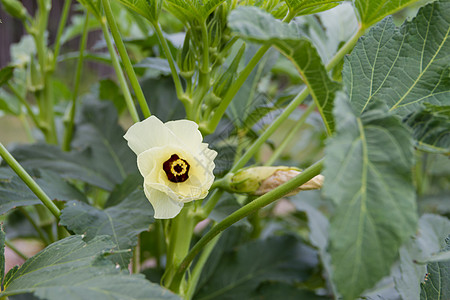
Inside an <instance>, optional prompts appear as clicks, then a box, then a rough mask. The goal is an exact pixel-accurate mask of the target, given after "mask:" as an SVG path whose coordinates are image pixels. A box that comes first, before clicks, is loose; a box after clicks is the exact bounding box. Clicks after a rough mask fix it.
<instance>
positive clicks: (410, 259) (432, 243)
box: [393, 214, 450, 300]
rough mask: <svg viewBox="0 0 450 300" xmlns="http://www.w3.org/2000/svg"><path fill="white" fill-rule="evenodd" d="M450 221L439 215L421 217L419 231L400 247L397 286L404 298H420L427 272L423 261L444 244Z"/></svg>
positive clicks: (449, 229)
mask: <svg viewBox="0 0 450 300" xmlns="http://www.w3.org/2000/svg"><path fill="white" fill-rule="evenodd" d="M449 232H450V221H449V220H448V219H447V218H445V217H441V216H438V215H431V214H426V215H423V216H421V217H420V220H419V226H418V230H417V233H416V235H415V236H414V237H412V238H410V240H409V241H408V242H407V243H406V244H405V245H403V246H402V247H401V248H400V251H399V253H400V261H399V265H398V267H396V268H397V270H398V271H394V276H393V277H394V282H395V288H396V289H397V291H398V292H399V293H400V295H401V296H402V298H403V299H408V300H419V298H420V282H421V281H422V280H423V278H424V276H425V273H426V266H425V265H424V264H423V263H422V262H423V261H425V260H427V259H428V258H429V257H430V256H432V255H433V254H434V253H437V252H439V250H440V249H441V248H442V247H443V246H444V241H445V238H446V237H447V235H448V233H449Z"/></svg>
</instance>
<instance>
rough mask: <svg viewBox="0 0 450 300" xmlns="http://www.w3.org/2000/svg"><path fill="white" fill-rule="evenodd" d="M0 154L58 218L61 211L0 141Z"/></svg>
mask: <svg viewBox="0 0 450 300" xmlns="http://www.w3.org/2000/svg"><path fill="white" fill-rule="evenodd" d="M0 156H1V157H2V158H3V159H4V160H5V162H6V163H7V164H8V165H9V166H10V167H11V169H13V170H14V172H16V174H17V175H18V176H19V177H20V178H21V179H22V180H23V182H25V184H26V185H27V186H28V187H29V188H30V189H31V191H32V192H33V193H34V194H35V195H36V196H37V197H38V198H39V200H41V201H42V203H43V204H44V205H45V206H46V207H47V208H48V209H49V210H50V212H51V213H52V214H53V215H54V216H55V217H56V219H58V220H59V216H60V215H61V211H60V210H59V208H58V207H57V206H56V205H55V203H53V201H52V200H51V199H50V197H49V196H47V194H46V193H45V192H44V191H43V190H42V188H41V187H40V186H39V185H38V184H37V183H36V181H34V179H33V178H32V177H31V176H30V174H28V173H27V172H26V171H25V169H24V168H23V167H22V166H21V165H20V164H19V163H18V162H17V160H16V159H15V158H14V157H13V156H12V155H11V153H9V151H8V150H6V148H5V147H4V146H3V144H2V143H0Z"/></svg>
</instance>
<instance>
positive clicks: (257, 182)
mask: <svg viewBox="0 0 450 300" xmlns="http://www.w3.org/2000/svg"><path fill="white" fill-rule="evenodd" d="M300 173H301V170H300V169H298V168H295V167H285V166H278V167H251V168H247V169H243V170H241V171H239V172H237V173H236V174H234V175H232V176H230V177H229V178H228V186H223V185H222V187H224V188H226V189H228V190H230V191H232V192H235V193H245V194H250V195H256V196H260V195H263V194H265V193H268V192H270V191H271V190H273V189H275V188H277V187H278V186H280V185H282V184H283V183H285V182H287V181H289V180H291V179H292V178H294V177H295V176H297V175H299V174H300ZM323 179H324V177H323V176H322V175H317V176H315V177H314V178H312V179H311V180H309V181H307V182H306V183H304V184H303V185H301V186H299V187H298V188H296V189H295V190H293V191H292V192H290V193H289V194H288V196H291V195H295V194H297V193H298V192H300V191H302V190H315V189H320V188H321V187H322V184H323Z"/></svg>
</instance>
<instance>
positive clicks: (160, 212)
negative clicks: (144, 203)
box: [144, 184, 183, 219]
mask: <svg viewBox="0 0 450 300" xmlns="http://www.w3.org/2000/svg"><path fill="white" fill-rule="evenodd" d="M144 192H145V196H146V197H147V199H148V200H149V201H150V203H151V204H152V206H153V210H154V211H155V215H154V218H155V219H171V218H174V217H176V215H178V214H179V213H180V211H181V209H182V208H183V203H178V202H175V201H173V200H172V199H170V197H169V196H168V195H167V194H165V193H163V192H160V191H158V190H155V189H152V188H149V187H148V186H146V185H145V184H144Z"/></svg>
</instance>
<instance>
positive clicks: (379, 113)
mask: <svg viewBox="0 0 450 300" xmlns="http://www.w3.org/2000/svg"><path fill="white" fill-rule="evenodd" d="M335 116H336V120H337V124H338V126H337V132H336V134H335V136H334V137H333V138H331V140H330V141H329V142H328V144H327V146H326V149H325V157H326V158H325V166H324V172H323V174H324V176H325V183H324V193H325V195H326V197H328V198H329V199H331V200H333V201H334V203H335V204H336V205H337V207H336V212H335V214H334V215H333V217H332V219H331V222H330V233H329V242H330V249H329V253H330V255H331V259H332V266H333V281H334V283H335V284H336V286H337V288H338V290H339V292H340V293H341V294H342V296H343V298H344V299H355V298H357V297H358V296H359V295H360V294H361V292H363V291H364V290H366V289H367V288H370V287H372V286H373V285H374V284H375V283H376V282H377V281H378V280H380V279H381V278H382V277H383V276H386V275H388V274H389V270H390V268H391V265H392V263H393V262H394V261H395V260H396V259H397V256H398V250H399V248H400V246H401V245H402V243H403V242H404V241H405V239H406V238H408V237H409V236H410V235H412V234H414V232H415V228H416V224H417V215H416V204H415V190H414V185H413V182H412V175H411V168H412V165H413V156H414V155H413V147H412V140H411V136H410V133H409V131H408V130H407V129H406V128H405V126H404V125H403V124H402V123H401V121H400V120H398V119H397V118H396V117H395V116H392V115H390V114H388V113H386V111H385V109H383V108H380V107H372V109H371V110H369V111H368V112H367V113H365V114H363V116H362V117H357V116H355V114H354V113H353V112H352V110H351V108H350V106H349V104H348V103H347V102H346V101H344V100H343V99H341V98H338V101H337V102H336V109H335Z"/></svg>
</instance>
